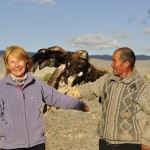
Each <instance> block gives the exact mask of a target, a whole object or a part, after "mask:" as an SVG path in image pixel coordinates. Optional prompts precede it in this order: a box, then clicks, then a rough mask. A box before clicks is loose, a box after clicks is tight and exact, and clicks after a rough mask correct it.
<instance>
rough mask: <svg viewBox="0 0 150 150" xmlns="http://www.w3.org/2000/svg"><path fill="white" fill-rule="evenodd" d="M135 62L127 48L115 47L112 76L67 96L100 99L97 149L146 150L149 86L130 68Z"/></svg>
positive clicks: (148, 141) (148, 142)
mask: <svg viewBox="0 0 150 150" xmlns="http://www.w3.org/2000/svg"><path fill="white" fill-rule="evenodd" d="M135 61H136V58H135V54H134V52H133V51H132V50H131V49H130V48H127V47H122V48H119V49H117V50H116V51H115V52H114V54H113V59H112V64H111V66H112V69H113V72H112V73H109V74H106V75H104V76H103V77H101V78H99V79H98V80H97V81H95V82H93V83H92V82H89V83H87V84H84V85H81V86H79V87H78V89H77V90H76V91H73V92H72V91H70V92H69V93H68V94H69V95H72V96H75V97H78V98H79V97H80V98H85V99H94V98H96V97H100V99H101V104H102V116H101V121H100V124H99V127H98V131H99V135H100V140H99V149H100V150H150V118H149V116H150V86H149V84H148V83H146V82H145V81H144V80H143V79H142V77H141V76H140V75H139V74H138V72H137V70H136V69H135V68H134V65H135Z"/></svg>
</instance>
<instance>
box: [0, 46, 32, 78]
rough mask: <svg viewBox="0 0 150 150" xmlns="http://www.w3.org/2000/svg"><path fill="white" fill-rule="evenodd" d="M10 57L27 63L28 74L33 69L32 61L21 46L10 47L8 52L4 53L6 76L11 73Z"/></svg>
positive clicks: (7, 49)
mask: <svg viewBox="0 0 150 150" xmlns="http://www.w3.org/2000/svg"><path fill="white" fill-rule="evenodd" d="M9 55H11V56H13V57H15V58H16V59H18V60H23V61H25V63H26V72H30V71H31V68H32V61H31V59H30V57H29V55H28V54H27V52H26V51H25V50H24V49H23V48H22V47H20V46H10V47H7V48H6V51H5V53H4V57H3V59H4V62H5V65H6V75H7V74H9V73H10V70H9V67H8V57H9Z"/></svg>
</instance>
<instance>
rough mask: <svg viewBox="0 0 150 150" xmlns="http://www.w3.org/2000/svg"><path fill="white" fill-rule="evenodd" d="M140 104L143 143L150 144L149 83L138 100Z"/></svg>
mask: <svg viewBox="0 0 150 150" xmlns="http://www.w3.org/2000/svg"><path fill="white" fill-rule="evenodd" d="M137 103H138V105H139V107H140V108H141V113H140V116H139V118H140V119H139V122H140V123H141V124H140V126H141V132H142V135H141V143H142V144H143V145H147V146H150V85H148V86H147V87H146V88H145V89H144V91H143V93H142V94H141V96H140V97H139V100H138V102H137Z"/></svg>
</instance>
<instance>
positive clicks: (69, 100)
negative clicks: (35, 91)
mask: <svg viewBox="0 0 150 150" xmlns="http://www.w3.org/2000/svg"><path fill="white" fill-rule="evenodd" d="M41 84H42V95H43V99H44V101H45V103H46V104H47V105H49V106H55V107H58V108H65V109H66V108H69V109H78V110H83V108H84V105H85V104H84V103H83V102H82V101H80V100H79V99H75V98H73V97H70V96H68V95H64V94H62V93H61V92H58V91H57V90H56V89H55V88H53V87H51V86H49V85H48V84H44V83H43V82H41Z"/></svg>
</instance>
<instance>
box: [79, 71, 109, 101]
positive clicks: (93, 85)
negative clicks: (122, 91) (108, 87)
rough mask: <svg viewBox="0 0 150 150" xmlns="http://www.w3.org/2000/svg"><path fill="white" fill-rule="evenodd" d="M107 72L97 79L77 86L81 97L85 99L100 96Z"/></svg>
mask: <svg viewBox="0 0 150 150" xmlns="http://www.w3.org/2000/svg"><path fill="white" fill-rule="evenodd" d="M107 76H108V75H107V74H106V75H104V76H102V77H100V78H99V79H97V80H96V81H95V82H89V83H86V84H83V85H80V86H79V91H80V95H81V97H83V98H85V99H87V100H93V99H95V98H97V97H101V95H102V91H103V86H104V83H105V80H106V78H107Z"/></svg>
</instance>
